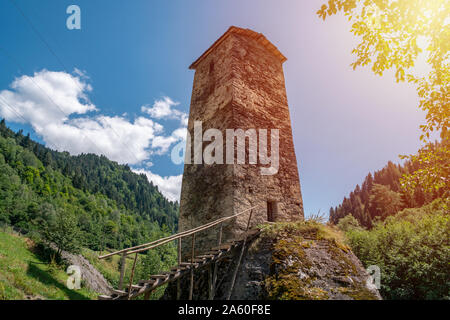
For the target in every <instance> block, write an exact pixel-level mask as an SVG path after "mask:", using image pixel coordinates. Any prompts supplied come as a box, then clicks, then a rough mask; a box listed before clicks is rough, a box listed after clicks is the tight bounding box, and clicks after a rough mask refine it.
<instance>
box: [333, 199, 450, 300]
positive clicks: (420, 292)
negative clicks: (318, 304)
mask: <svg viewBox="0 0 450 320" xmlns="http://www.w3.org/2000/svg"><path fill="white" fill-rule="evenodd" d="M449 206H450V201H449V200H448V199H447V200H446V201H443V200H440V199H438V200H435V201H434V202H433V203H431V204H429V205H426V206H424V207H422V208H414V209H404V210H402V211H401V212H399V213H397V214H396V215H394V216H390V217H388V218H387V219H386V220H384V221H379V222H377V223H375V225H374V227H373V228H372V229H370V230H366V229H364V228H362V227H360V226H359V223H358V221H357V220H356V219H355V218H354V217H353V216H351V215H348V216H346V217H345V218H343V219H341V220H340V222H339V224H338V226H339V227H340V228H341V229H343V230H345V231H346V235H347V238H348V240H349V244H350V246H351V248H352V250H353V252H354V253H355V254H356V255H357V256H358V258H359V259H360V260H361V261H362V262H363V264H364V265H365V266H366V267H367V266H370V265H377V266H378V267H379V268H380V270H381V290H380V292H381V294H382V296H383V298H385V299H450V275H449V263H450V210H449Z"/></svg>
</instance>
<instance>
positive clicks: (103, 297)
mask: <svg viewBox="0 0 450 320" xmlns="http://www.w3.org/2000/svg"><path fill="white" fill-rule="evenodd" d="M112 299H113V298H112V297H111V296H106V295H99V296H98V300H112Z"/></svg>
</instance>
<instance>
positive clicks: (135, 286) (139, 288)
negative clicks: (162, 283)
mask: <svg viewBox="0 0 450 320" xmlns="http://www.w3.org/2000/svg"><path fill="white" fill-rule="evenodd" d="M143 287H144V286H139V285H136V284H132V285H131V289H132V290H133V289H134V290H141V289H142V288H143Z"/></svg>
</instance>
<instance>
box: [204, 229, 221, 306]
mask: <svg viewBox="0 0 450 320" xmlns="http://www.w3.org/2000/svg"><path fill="white" fill-rule="evenodd" d="M222 233H223V223H221V224H220V225H219V236H218V239H217V245H218V246H220V245H221V244H222ZM217 268H218V266H217V261H214V271H213V274H212V281H211V283H210V287H209V297H208V299H209V300H214V296H215V295H216V282H217Z"/></svg>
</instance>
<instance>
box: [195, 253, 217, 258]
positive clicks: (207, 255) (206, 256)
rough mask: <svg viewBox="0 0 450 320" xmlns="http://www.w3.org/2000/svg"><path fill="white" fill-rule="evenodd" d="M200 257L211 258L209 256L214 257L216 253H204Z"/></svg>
mask: <svg viewBox="0 0 450 320" xmlns="http://www.w3.org/2000/svg"><path fill="white" fill-rule="evenodd" d="M198 257H199V258H205V259H209V258H214V257H215V255H213V254H202V255H200V256H198Z"/></svg>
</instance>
